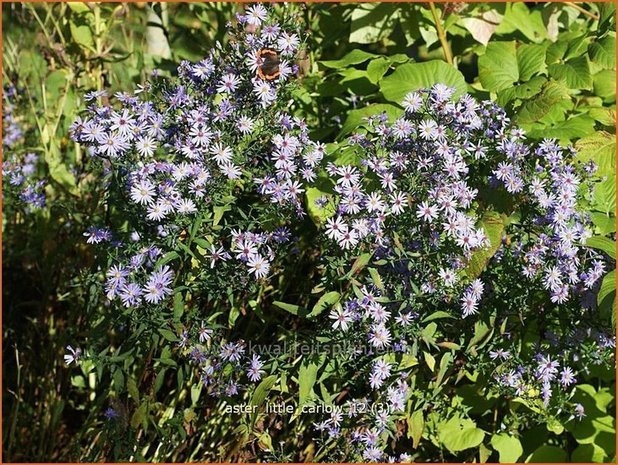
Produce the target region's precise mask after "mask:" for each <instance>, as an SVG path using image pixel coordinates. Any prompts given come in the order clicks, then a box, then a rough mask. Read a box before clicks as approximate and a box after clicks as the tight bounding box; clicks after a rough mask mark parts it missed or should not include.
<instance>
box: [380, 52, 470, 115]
mask: <svg viewBox="0 0 618 465" xmlns="http://www.w3.org/2000/svg"><path fill="white" fill-rule="evenodd" d="M438 83H442V84H446V85H447V86H450V87H453V88H455V97H458V96H460V95H462V94H464V93H465V92H466V90H467V88H468V85H467V84H466V80H465V79H464V77H463V74H461V73H460V72H459V71H458V70H457V69H456V68H455V67H453V66H451V65H449V64H447V63H445V62H443V61H441V60H433V61H427V62H424V63H406V64H403V65H401V66H399V67H397V69H396V70H395V71H394V72H393V73H391V74H389V75H388V76H386V77H385V78H383V79H382V80H381V81H380V92H382V95H384V98H385V99H386V100H388V101H389V102H395V103H397V104H401V102H402V101H403V99H404V98H405V96H406V95H407V94H408V93H409V92H411V91H413V90H417V89H422V88H430V87H432V86H433V85H434V84H438Z"/></svg>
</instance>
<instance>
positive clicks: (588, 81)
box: [547, 55, 592, 90]
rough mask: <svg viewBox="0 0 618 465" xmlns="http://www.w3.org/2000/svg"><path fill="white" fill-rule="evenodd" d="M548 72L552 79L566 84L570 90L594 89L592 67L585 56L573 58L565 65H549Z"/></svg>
mask: <svg viewBox="0 0 618 465" xmlns="http://www.w3.org/2000/svg"><path fill="white" fill-rule="evenodd" d="M547 70H548V72H549V75H550V76H551V77H553V78H554V79H556V80H557V81H561V82H564V83H565V84H566V86H567V87H569V88H570V89H586V90H589V89H592V76H591V75H590V66H589V65H588V57H586V56H585V55H583V56H579V57H575V58H572V59H570V60H568V61H566V62H565V63H554V64H552V65H549V67H548V68H547Z"/></svg>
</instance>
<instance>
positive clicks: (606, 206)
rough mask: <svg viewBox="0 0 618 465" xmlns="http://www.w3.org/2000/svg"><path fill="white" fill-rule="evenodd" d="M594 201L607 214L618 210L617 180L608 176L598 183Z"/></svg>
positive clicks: (597, 207) (598, 208) (596, 206)
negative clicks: (617, 198)
mask: <svg viewBox="0 0 618 465" xmlns="http://www.w3.org/2000/svg"><path fill="white" fill-rule="evenodd" d="M592 202H593V205H594V207H595V208H596V209H597V210H599V211H602V212H604V213H605V215H610V214H613V213H614V212H615V211H616V180H615V179H614V178H609V177H608V178H607V179H606V180H605V181H602V182H599V183H597V185H596V186H595V187H594V194H593V196H592ZM610 232H613V231H610Z"/></svg>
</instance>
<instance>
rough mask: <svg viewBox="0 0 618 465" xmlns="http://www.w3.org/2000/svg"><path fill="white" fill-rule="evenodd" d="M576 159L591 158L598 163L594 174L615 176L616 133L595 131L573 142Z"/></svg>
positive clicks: (584, 159) (585, 159) (583, 160)
mask: <svg viewBox="0 0 618 465" xmlns="http://www.w3.org/2000/svg"><path fill="white" fill-rule="evenodd" d="M575 148H576V149H577V159H578V160H580V161H582V162H586V161H589V160H593V161H594V162H595V163H596V164H597V165H598V170H597V172H596V174H597V175H598V176H607V177H611V178H614V177H615V176H616V135H615V134H610V133H609V132H605V131H597V132H596V133H594V134H592V135H591V136H588V137H585V138H583V139H580V140H578V141H577V142H576V143H575Z"/></svg>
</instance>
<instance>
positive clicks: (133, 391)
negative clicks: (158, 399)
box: [127, 377, 139, 403]
mask: <svg viewBox="0 0 618 465" xmlns="http://www.w3.org/2000/svg"><path fill="white" fill-rule="evenodd" d="M127 391H128V392H129V395H130V396H131V397H132V398H133V400H134V401H135V402H136V403H137V402H139V391H138V390H137V384H135V380H134V379H133V378H131V377H128V378H127Z"/></svg>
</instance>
